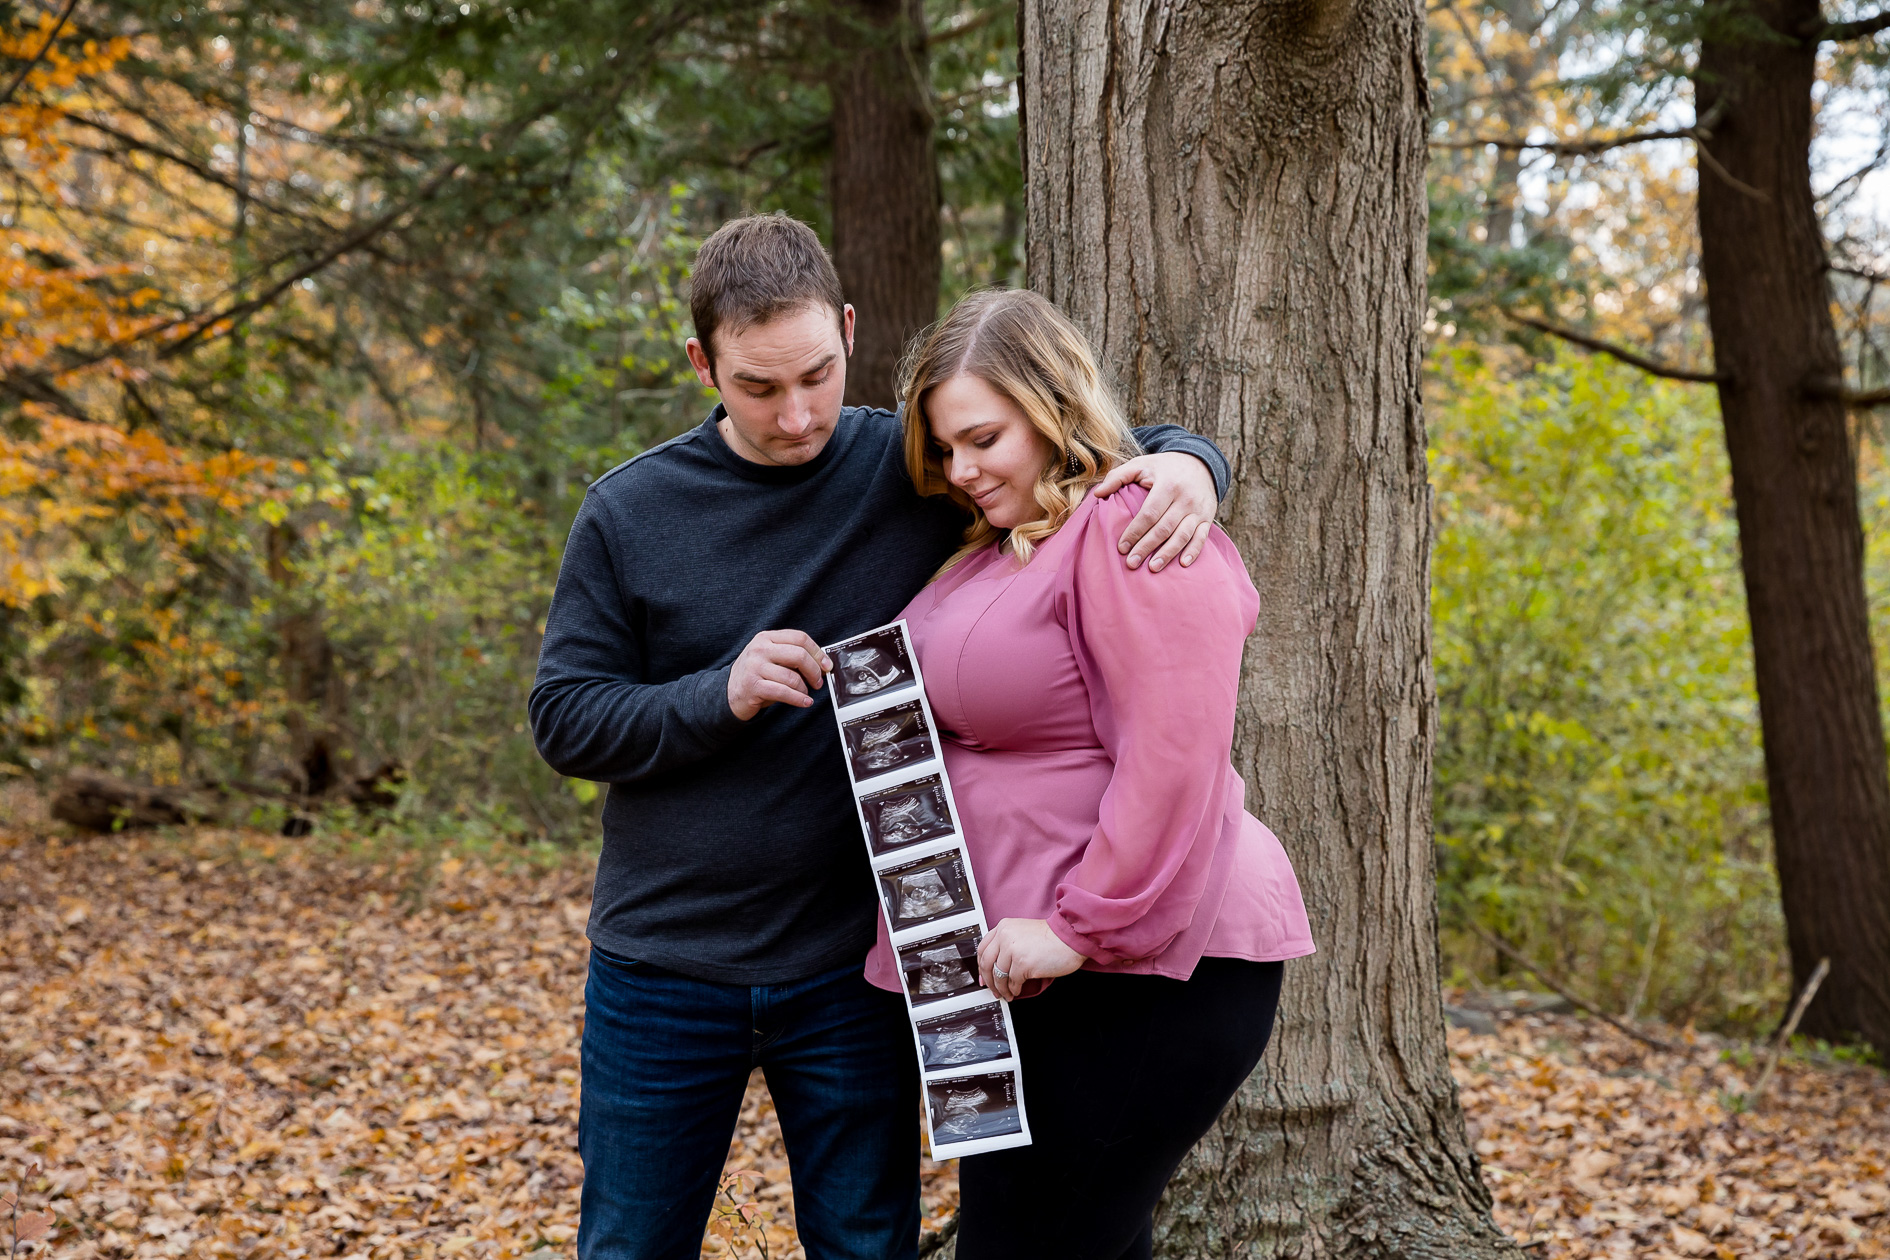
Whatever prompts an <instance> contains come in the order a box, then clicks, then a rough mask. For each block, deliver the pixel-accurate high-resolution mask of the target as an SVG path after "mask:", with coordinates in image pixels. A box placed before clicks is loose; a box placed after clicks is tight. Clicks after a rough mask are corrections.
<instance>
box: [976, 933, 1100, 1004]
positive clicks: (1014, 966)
mask: <svg viewBox="0 0 1890 1260" xmlns="http://www.w3.org/2000/svg"><path fill="white" fill-rule="evenodd" d="M1088 961H1089V959H1087V958H1085V957H1083V955H1081V954H1079V953H1077V952H1076V951H1075V950H1073V949H1071V948H1070V947H1069V946H1068V945H1065V944H1064V943H1063V938H1062V937H1060V936H1058V935H1057V934H1056V933H1055V932H1052V931H1051V930H1050V925H1049V924H1048V923H1046V922H1045V921H1044V920H1042V919H1001V920H999V922H998V925H997V926H996V927H994V928H992V929H991V930H990V931H989V932H986V933H985V935H984V939H983V940H982V941H980V942H978V980H979V982H980V983H981V984H983V985H984V987H985V988H987V989H989V990H991V992H993V993H995V994H997V995H998V996H999V997H1001V998H1003V999H1004V1000H1005V1001H1006V1002H1009V1001H1011V1000H1012V999H1013V998H1015V997H1017V995H1018V993H1019V992H1020V991H1021V990H1022V989H1023V987H1024V985H1025V984H1026V983H1027V982H1029V981H1031V980H1045V981H1048V980H1054V979H1056V978H1057V977H1058V976H1067V975H1069V974H1070V973H1071V972H1072V971H1075V970H1076V969H1077V968H1078V967H1081V966H1082V965H1083V964H1084V963H1086V962H1088Z"/></svg>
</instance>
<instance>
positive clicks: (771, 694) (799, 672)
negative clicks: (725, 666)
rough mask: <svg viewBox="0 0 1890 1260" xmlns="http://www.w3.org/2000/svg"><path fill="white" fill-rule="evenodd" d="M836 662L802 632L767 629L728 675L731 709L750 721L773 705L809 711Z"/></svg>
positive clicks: (738, 715) (743, 652) (738, 658)
mask: <svg viewBox="0 0 1890 1260" xmlns="http://www.w3.org/2000/svg"><path fill="white" fill-rule="evenodd" d="M832 668H833V662H832V661H831V660H829V659H827V654H826V653H825V652H823V651H821V650H820V644H818V643H816V642H814V641H813V640H812V639H810V638H808V637H807V636H806V635H804V634H802V633H801V632H800V631H799V630H763V631H762V632H761V633H760V634H758V635H756V636H755V637H754V638H752V639H750V640H749V641H748V646H747V647H745V648H743V649H742V654H741V655H740V656H738V657H736V658H735V665H734V667H733V668H731V669H730V670H729V672H728V707H729V708H730V709H731V710H733V711H734V713H735V716H736V717H738V718H740V719H741V720H742V721H744V722H746V721H748V720H749V719H750V718H752V717H754V716H755V714H757V713H759V712H761V711H762V710H763V709H765V708H767V707H768V706H769V705H771V704H791V705H793V706H794V707H795V708H797V709H805V708H806V707H808V706H809V705H811V704H812V703H814V694H813V693H814V692H816V691H818V690H819V689H820V687H821V685H822V683H823V682H825V680H826V671H828V670H830V669H832Z"/></svg>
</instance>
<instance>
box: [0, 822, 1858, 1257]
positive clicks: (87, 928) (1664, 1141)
mask: <svg viewBox="0 0 1890 1260" xmlns="http://www.w3.org/2000/svg"><path fill="white" fill-rule="evenodd" d="M587 880H588V871H586V870H582V869H578V868H576V867H573V866H568V865H567V866H562V867H553V868H551V869H527V868H519V869H516V870H508V871H499V870H494V869H491V868H488V867H486V866H482V865H478V864H466V863H462V862H459V861H457V860H452V859H449V860H447V861H444V862H438V863H437V864H436V862H435V860H434V859H432V858H429V857H424V856H421V855H416V854H412V853H408V854H395V855H389V856H384V857H382V858H381V859H380V860H378V861H377V860H374V859H373V858H372V857H365V858H364V857H360V856H355V857H342V856H339V855H336V854H334V853H332V852H330V851H328V850H324V849H322V848H319V847H314V846H311V845H309V844H308V842H303V841H281V840H271V839H268V838H266V837H260V836H253V835H241V834H237V833H230V832H202V833H198V834H195V835H192V836H190V837H186V838H182V839H178V838H152V837H145V836H121V837H110V838H99V839H87V840H60V839H56V838H47V837H44V836H40V835H28V834H25V833H21V832H17V831H16V832H11V833H9V832H7V831H6V830H5V829H4V824H0V1179H4V1180H0V1188H3V1189H4V1190H5V1191H6V1193H8V1194H10V1193H11V1192H12V1191H13V1190H14V1189H16V1188H18V1187H19V1186H20V1185H21V1179H22V1177H24V1178H25V1181H24V1184H25V1194H24V1199H23V1208H24V1209H25V1210H27V1211H30V1212H45V1211H50V1212H51V1213H52V1214H53V1215H54V1218H55V1221H54V1224H53V1228H52V1231H51V1233H50V1234H49V1235H48V1236H47V1237H46V1239H45V1240H43V1241H42V1242H39V1243H33V1244H28V1245H27V1246H25V1247H23V1248H22V1249H21V1254H22V1255H25V1254H36V1255H57V1256H60V1257H72V1258H74V1260H78V1258H82V1257H91V1256H132V1255H137V1256H164V1255H171V1256H182V1255H190V1256H243V1257H278V1256H280V1257H295V1256H346V1257H356V1258H360V1260H367V1258H373V1260H387V1258H391V1257H435V1256H469V1257H474V1256H477V1257H501V1256H503V1257H513V1256H526V1255H538V1256H540V1257H541V1258H542V1260H549V1258H550V1257H553V1256H558V1257H564V1256H568V1255H570V1254H572V1252H573V1250H574V1249H573V1247H572V1245H571V1240H572V1238H573V1237H574V1235H575V1232H576V1225H577V1194H578V1185H579V1180H580V1176H581V1171H582V1170H581V1167H580V1165H579V1163H578V1160H577V1156H576V1154H575V1152H574V1150H573V1140H574V1135H575V1125H576V1120H577V1067H578V1063H577V1054H576V1050H577V1037H578V1031H579V1028H580V1021H581V1019H582V989H583V971H584V959H585V945H584V941H583V923H584V916H585V904H586V903H585V898H586V889H587ZM1452 1047H1453V1051H1454V1053H1455V1056H1456V1069H1457V1072H1458V1079H1459V1080H1460V1081H1461V1082H1462V1084H1463V1086H1464V1101H1465V1104H1466V1107H1467V1108H1468V1110H1469V1112H1470V1115H1471V1120H1472V1123H1473V1125H1474V1126H1475V1129H1476V1132H1475V1137H1476V1138H1477V1139H1478V1147H1479V1150H1480V1151H1482V1152H1483V1155H1484V1158H1485V1160H1486V1165H1487V1169H1488V1174H1489V1178H1490V1182H1491V1185H1492V1187H1493V1189H1494V1191H1495V1194H1496V1196H1497V1200H1498V1213H1499V1219H1500V1220H1501V1222H1502V1224H1503V1225H1504V1226H1505V1227H1506V1228H1508V1229H1509V1230H1510V1232H1511V1233H1512V1234H1515V1235H1516V1236H1517V1237H1519V1238H1522V1239H1525V1240H1528V1241H1535V1242H1539V1246H1538V1247H1537V1248H1536V1249H1534V1250H1533V1251H1532V1252H1531V1254H1532V1255H1536V1256H1548V1257H1577V1256H1604V1255H1606V1256H1635V1257H1640V1256H1659V1255H1676V1256H1699V1257H1708V1256H1759V1255H1775V1254H1783V1255H1793V1256H1831V1257H1883V1256H1890V1249H1887V1248H1886V1242H1885V1240H1886V1237H1890V1192H1887V1191H1886V1190H1885V1184H1884V1183H1885V1168H1886V1166H1890V1082H1887V1081H1886V1078H1885V1077H1884V1075H1883V1074H1881V1073H1877V1072H1874V1071H1871V1070H1868V1069H1849V1070H1836V1069H1819V1068H1812V1067H1809V1066H1805V1065H1802V1064H1798V1063H1793V1062H1788V1063H1787V1065H1786V1067H1785V1068H1784V1069H1783V1070H1782V1071H1781V1073H1780V1076H1779V1078H1778V1079H1777V1080H1776V1081H1775V1082H1774V1085H1773V1091H1774V1092H1773V1097H1772V1100H1771V1105H1770V1106H1768V1107H1766V1108H1765V1109H1763V1110H1762V1111H1761V1112H1759V1113H1758V1114H1756V1115H1734V1114H1732V1113H1731V1112H1729V1111H1728V1109H1727V1107H1726V1105H1725V1103H1724V1101H1723V1099H1724V1097H1725V1096H1726V1095H1729V1094H1730V1093H1735V1092H1738V1091H1741V1090H1743V1089H1744V1088H1746V1077H1747V1075H1748V1071H1747V1069H1744V1068H1741V1067H1740V1066H1738V1065H1737V1064H1736V1063H1734V1062H1732V1061H1730V1060H1727V1059H1726V1058H1725V1056H1723V1055H1722V1054H1721V1053H1720V1052H1719V1051H1718V1050H1716V1049H1714V1048H1712V1047H1708V1046H1699V1047H1696V1048H1694V1049H1693V1050H1692V1051H1691V1052H1690V1053H1688V1054H1687V1055H1684V1056H1659V1055H1653V1054H1649V1053H1645V1052H1643V1051H1642V1049H1641V1047H1639V1046H1638V1045H1637V1044H1635V1043H1633V1042H1631V1041H1628V1040H1626V1039H1625V1038H1621V1037H1618V1036H1617V1035H1615V1034H1613V1033H1612V1032H1610V1031H1607V1030H1605V1029H1601V1028H1599V1027H1597V1026H1591V1025H1588V1024H1585V1023H1583V1022H1581V1021H1578V1020H1573V1019H1567V1018H1560V1017H1546V1016H1531V1017H1527V1018H1524V1019H1518V1020H1512V1021H1509V1022H1507V1023H1506V1024H1504V1025H1503V1026H1502V1027H1501V1028H1500V1030H1499V1032H1498V1033H1497V1034H1496V1035H1493V1036H1472V1035H1469V1034H1467V1033H1463V1032H1455V1033H1453V1034H1452ZM1755 1070H1756V1069H1755ZM34 1163H38V1164H39V1165H40V1168H39V1169H38V1171H37V1172H31V1173H29V1172H28V1170H29V1169H30V1168H31V1166H32V1165H33V1164H34ZM729 1168H730V1171H731V1173H744V1174H745V1175H741V1176H732V1177H731V1178H730V1179H729V1181H728V1185H729V1193H728V1195H727V1196H726V1197H725V1198H724V1199H723V1200H721V1201H720V1202H719V1204H718V1220H719V1225H718V1229H717V1233H716V1235H715V1236H713V1237H712V1238H711V1239H710V1240H709V1242H708V1244H707V1245H706V1246H705V1249H704V1254H705V1255H729V1254H741V1255H755V1254H760V1249H761V1248H762V1247H763V1246H764V1245H765V1247H766V1251H767V1254H768V1255H770V1256H771V1257H775V1258H777V1260H778V1258H781V1257H793V1256H798V1255H799V1254H800V1252H799V1248H798V1247H797V1246H796V1244H795V1241H794V1236H793V1210H792V1195H791V1193H790V1191H789V1188H788V1182H787V1167H786V1159H785V1155H784V1154H783V1151H782V1148H781V1143H780V1139H779V1133H778V1130H777V1129H776V1127H775V1125H774V1119H773V1113H772V1108H771V1107H770V1105H769V1103H768V1100H767V1096H766V1091H765V1089H762V1088H761V1087H760V1085H759V1082H758V1081H757V1082H756V1083H755V1085H753V1086H752V1087H751V1090H750V1095H749V1100H748V1106H747V1108H746V1109H745V1112H744V1115H743V1118H742V1124H741V1129H740V1132H739V1133H738V1134H737V1137H736V1141H735V1143H734V1144H733V1146H732V1148H731V1152H730V1164H729ZM924 1175H925V1202H926V1211H927V1225H928V1227H931V1226H935V1225H937V1224H938V1223H939V1222H941V1221H942V1220H944V1219H945V1218H947V1217H948V1216H949V1215H950V1213H951V1211H952V1209H953V1207H954V1206H955V1195H956V1190H955V1184H954V1178H953V1175H952V1172H951V1170H950V1169H949V1168H942V1169H941V1168H933V1167H931V1166H929V1165H927V1166H926V1167H925V1174H924ZM0 1206H4V1204H0ZM3 1228H4V1226H0V1229H3ZM6 1241H7V1239H6V1238H5V1237H4V1236H0V1244H3V1243H5V1242H6Z"/></svg>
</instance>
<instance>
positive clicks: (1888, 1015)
mask: <svg viewBox="0 0 1890 1260" xmlns="http://www.w3.org/2000/svg"><path fill="white" fill-rule="evenodd" d="M1751 11H1752V12H1754V13H1756V14H1757V16H1758V17H1760V18H1761V19H1762V20H1764V21H1765V22H1767V23H1769V24H1770V25H1772V26H1773V27H1775V28H1776V29H1778V30H1782V31H1793V30H1798V31H1802V30H1806V29H1814V30H1815V29H1816V28H1817V27H1819V26H1820V25H1822V22H1823V19H1822V17H1821V15H1820V13H1819V10H1818V4H1817V0H1764V2H1762V3H1760V4H1757V5H1754V6H1753V8H1752V10H1751ZM1722 16H1725V17H1732V16H1733V15H1731V14H1723V15H1722ZM1708 29H1709V30H1712V31H1714V32H1715V34H1716V37H1715V38H1710V39H1706V40H1704V41H1703V42H1702V44H1701V48H1700V67H1699V72H1698V76H1697V78H1696V80H1695V94H1696V99H1697V104H1698V108H1699V111H1700V113H1702V114H1706V113H1708V112H1711V111H1712V110H1713V109H1714V108H1715V107H1716V106H1718V105H1720V104H1721V102H1722V101H1723V102H1724V105H1725V110H1724V119H1723V121H1721V122H1720V123H1719V125H1718V126H1717V127H1715V128H1714V131H1713V136H1712V139H1711V141H1710V142H1708V143H1707V144H1706V145H1705V155H1704V159H1703V160H1702V161H1701V163H1700V174H1699V207H1700V244H1701V262H1702V270H1703V272H1704V275H1705V279H1706V291H1707V303H1708V320H1709V322H1710V324H1711V327H1712V331H1713V355H1714V360H1715V362H1716V363H1717V365H1718V368H1719V370H1720V371H1721V372H1724V373H1726V374H1727V376H1728V377H1729V379H1728V380H1727V381H1725V382H1724V383H1722V384H1721V385H1720V386H1719V404H1720V413H1721V415H1722V417H1723V419H1724V422H1725V426H1726V449H1727V453H1728V455H1729V456H1730V458H1731V464H1732V480H1733V499H1734V503H1735V505H1736V507H1737V511H1738V517H1739V550H1740V560H1741V563H1742V566H1743V568H1744V570H1745V580H1746V606H1747V609H1748V612H1749V614H1750V617H1751V621H1752V648H1753V657H1754V661H1755V664H1756V666H1757V674H1758V685H1759V715H1760V720H1761V723H1762V725H1763V728H1764V732H1765V774H1766V783H1767V786H1768V788H1769V790H1770V794H1771V809H1772V836H1773V845H1774V849H1775V852H1776V855H1777V862H1778V878H1779V888H1780V892H1781V893H1782V895H1783V901H1784V906H1785V923H1786V935H1787V938H1788V940H1789V942H1790V945H1791V956H1792V974H1793V977H1794V978H1795V980H1796V981H1797V983H1798V985H1800V986H1802V985H1803V984H1804V982H1805V980H1806V978H1807V977H1808V976H1809V975H1810V974H1811V971H1812V969H1813V968H1815V967H1816V966H1817V965H1818V960H1819V959H1820V958H1823V957H1829V958H1830V959H1831V975H1830V977H1829V978H1828V979H1827V980H1826V981H1825V982H1824V985H1823V986H1822V987H1821V988H1820V989H1819V990H1818V996H1817V998H1816V1000H1815V1001H1813V1002H1812V1004H1811V1007H1810V1009H1809V1010H1807V1011H1806V1013H1805V1019H1804V1023H1803V1024H1802V1026H1801V1027H1802V1028H1803V1030H1804V1031H1805V1032H1806V1033H1808V1034H1810V1035H1812V1036H1817V1037H1823V1038H1826V1039H1828V1040H1832V1041H1846V1040H1851V1039H1854V1038H1858V1037H1862V1038H1864V1039H1866V1040H1868V1041H1870V1042H1871V1043H1873V1044H1874V1045H1876V1046H1878V1047H1881V1048H1885V1049H1890V979H1887V977H1890V769H1887V768H1886V761H1885V753H1884V737H1883V721H1882V717H1881V714H1880V710H1879V708H1878V701H1877V675H1876V669H1875V667H1874V664H1873V661H1872V654H1871V642H1870V621H1869V605H1868V601H1867V599H1866V596H1865V591H1864V534H1863V526H1862V523H1861V521H1860V520H1859V517H1858V508H1857V468H1856V460H1855V455H1854V452H1853V449H1852V445H1851V435H1850V432H1849V428H1848V426H1847V424H1846V416H1845V409H1844V405H1843V403H1842V402H1840V401H1839V400H1838V399H1837V398H1836V397H1834V396H1833V391H1834V389H1835V387H1836V386H1837V385H1838V383H1839V382H1840V380H1841V377H1842V372H1843V361H1842V359H1841V357H1840V355H1839V351H1838V340H1837V332H1836V330H1835V328H1834V327H1833V326H1832V321H1831V299H1830V292H1829V289H1828V286H1827V281H1826V271H1825V264H1826V257H1825V246H1824V236H1823V233H1822V231H1821V230H1820V227H1819V222H1818V215H1817V208H1816V206H1815V204H1814V199H1813V194H1812V189H1811V163H1810V152H1811V128H1812V104H1811V90H1812V83H1813V78H1814V74H1815V70H1816V58H1817V45H1816V42H1815V41H1805V42H1803V43H1797V42H1788V41H1786V40H1783V39H1776V38H1774V39H1760V38H1752V37H1747V38H1741V32H1740V30H1739V28H1738V24H1737V23H1736V22H1735V21H1725V22H1721V23H1715V24H1713V25H1711V26H1709V28H1708ZM1715 165H1717V166H1718V167H1720V168H1723V172H1716V171H1715V170H1714V169H1713V167H1714V166H1715ZM1728 177H1730V178H1728ZM1733 180H1737V181H1739V184H1738V185H1736V184H1734V183H1733V182H1732V181H1733ZM1739 185H1744V186H1745V187H1743V188H1742V187H1740V186H1739Z"/></svg>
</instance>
